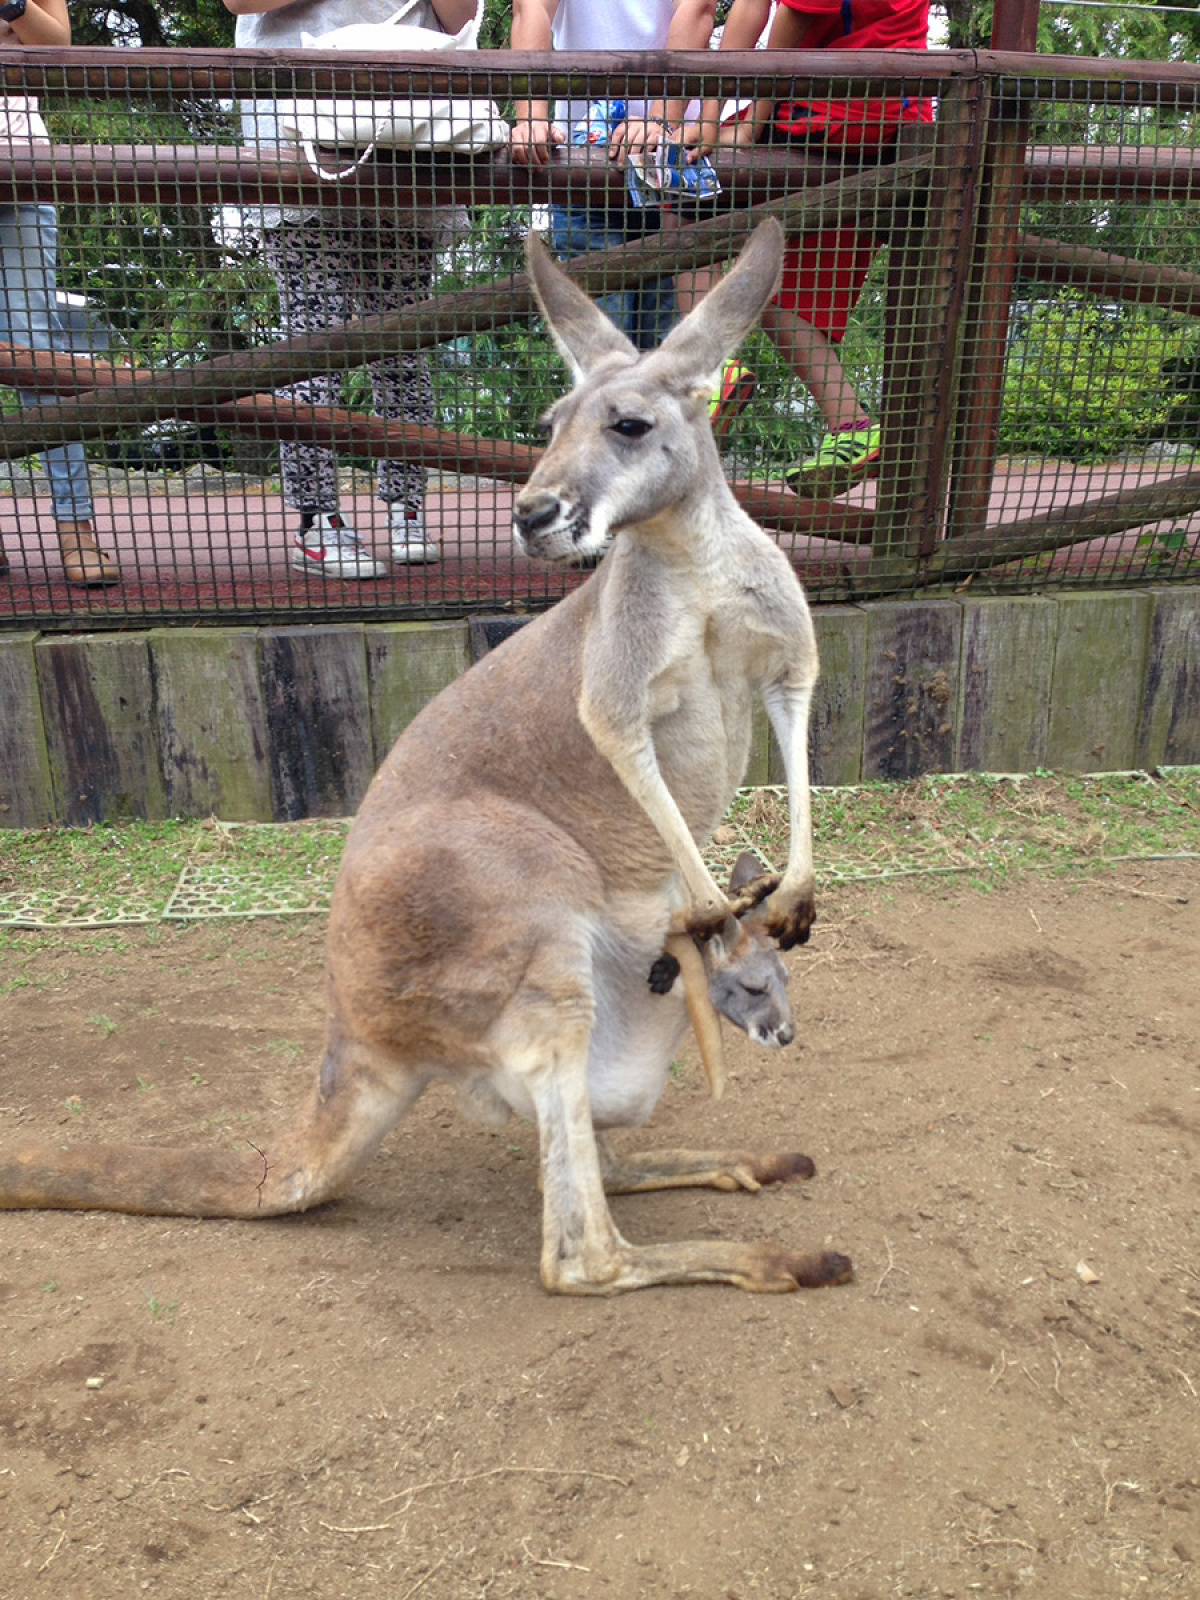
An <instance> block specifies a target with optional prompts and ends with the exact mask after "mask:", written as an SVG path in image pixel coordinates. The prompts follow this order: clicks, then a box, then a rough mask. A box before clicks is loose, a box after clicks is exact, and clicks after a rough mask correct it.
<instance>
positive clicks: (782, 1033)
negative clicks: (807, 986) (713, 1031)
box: [704, 850, 796, 1050]
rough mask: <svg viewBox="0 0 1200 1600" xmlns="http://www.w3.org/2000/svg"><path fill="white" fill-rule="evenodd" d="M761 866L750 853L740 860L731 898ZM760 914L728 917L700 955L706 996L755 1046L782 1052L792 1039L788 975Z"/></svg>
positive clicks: (736, 865) (792, 1024)
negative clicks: (706, 981) (704, 976)
mask: <svg viewBox="0 0 1200 1600" xmlns="http://www.w3.org/2000/svg"><path fill="white" fill-rule="evenodd" d="M762 871H764V868H763V866H762V863H761V862H760V861H759V860H758V859H757V857H755V856H754V855H752V854H751V853H750V852H749V851H748V850H747V851H743V853H742V854H741V855H740V856H739V857H738V859H737V861H736V863H735V864H734V868H733V875H732V877H731V878H730V883H729V893H730V894H731V895H735V894H737V893H738V892H739V890H741V889H742V888H743V887H744V886H745V885H746V884H747V883H749V882H750V881H751V880H752V879H753V878H756V877H757V876H758V875H759V873H761V872H762ZM763 920H764V919H763V913H762V911H761V909H760V908H757V907H756V908H755V909H754V910H753V911H748V912H747V913H746V914H745V916H743V917H741V918H740V919H739V918H737V917H730V918H729V920H728V921H727V922H726V924H725V926H724V928H723V929H722V930H721V932H720V933H719V934H717V936H716V937H715V938H713V939H712V940H710V941H709V944H708V946H707V948H706V950H705V952H704V961H705V966H706V968H707V971H708V993H709V998H710V999H711V1000H712V1003H713V1005H714V1006H715V1007H716V1008H717V1010H718V1011H719V1012H720V1013H721V1015H722V1016H723V1017H725V1018H726V1020H727V1021H729V1022H732V1023H733V1024H734V1026H735V1027H738V1028H741V1029H742V1031H743V1032H744V1033H745V1034H747V1035H748V1037H749V1038H750V1039H752V1040H753V1041H754V1043H755V1044H761V1045H766V1046H767V1047H768V1048H769V1049H773V1050H778V1049H782V1048H783V1046H784V1045H788V1044H791V1042H792V1040H793V1039H794V1038H795V1037H796V1024H795V1020H794V1018H793V1016H792V1005H791V1001H790V1000H789V999H788V971H787V968H786V967H785V966H784V964H783V959H782V957H781V956H780V954H779V951H778V950H777V949H776V947H775V945H774V943H773V942H772V941H771V939H770V938H768V936H767V933H766V931H765V928H764V926H763Z"/></svg>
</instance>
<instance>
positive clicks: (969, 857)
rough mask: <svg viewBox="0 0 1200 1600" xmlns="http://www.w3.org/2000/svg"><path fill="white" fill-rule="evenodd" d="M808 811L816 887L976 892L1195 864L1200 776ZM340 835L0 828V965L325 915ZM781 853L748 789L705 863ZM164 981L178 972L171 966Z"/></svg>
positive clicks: (932, 787) (971, 789)
mask: <svg viewBox="0 0 1200 1600" xmlns="http://www.w3.org/2000/svg"><path fill="white" fill-rule="evenodd" d="M813 813H814V826H815V834H816V841H815V842H816V861H817V875H818V878H819V879H820V880H822V881H823V882H824V883H826V884H828V883H831V882H839V881H845V880H848V879H859V878H885V877H888V876H892V875H900V874H903V875H908V874H913V873H929V874H936V873H947V872H953V873H959V874H962V875H963V876H964V878H966V879H967V881H969V882H971V883H973V884H976V885H978V886H979V887H980V888H986V887H988V886H989V885H991V884H994V883H996V882H998V881H1000V880H1001V879H1003V878H1004V877H1006V876H1007V875H1009V874H1010V873H1012V872H1016V871H1021V870H1030V869H1032V870H1038V871H1053V872H1063V871H1067V870H1069V869H1072V868H1078V867H1081V866H1094V865H1097V864H1100V863H1103V862H1105V861H1115V860H1129V859H1148V858H1151V857H1154V856H1177V855H1197V854H1200V768H1197V767H1187V768H1183V767H1180V768H1168V769H1164V770H1163V771H1161V772H1159V773H1155V774H1147V773H1118V774H1113V775H1098V776H1078V775H1067V774H1055V773H1051V772H1044V771H1040V772H1035V773H1032V774H1030V775H1028V776H1023V777H989V776H981V775H977V774H968V775H957V776H949V777H926V778H919V779H915V780H913V781H912V782H910V783H868V784H860V785H857V786H855V787H853V788H846V789H823V790H817V791H816V793H815V794H814V796H813ZM348 827H349V823H348V821H332V822H330V821H318V822H307V823H287V824H279V825H275V826H272V825H270V824H265V823H264V824H225V823H215V822H193V823H179V822H175V823H153V824H151V823H131V824H128V825H125V826H121V827H101V828H78V829H70V828H47V829H43V830H40V831H38V832H34V833H22V832H19V831H16V830H0V958H2V957H3V956H4V954H5V953H6V952H17V951H19V952H20V953H21V954H22V955H28V954H30V953H32V952H33V951H34V950H40V949H51V948H60V947H61V948H63V949H66V948H68V947H69V948H70V949H71V950H72V951H73V952H75V953H82V952H102V951H105V950H109V951H119V950H120V949H121V948H124V947H125V946H126V945H127V938H126V937H123V936H122V935H121V934H119V933H117V932H116V931H115V930H113V929H111V928H103V927H97V929H96V931H95V932H94V933H93V932H87V933H86V934H84V935H83V936H82V938H83V941H84V942H83V943H81V942H80V935H79V934H78V932H77V931H76V932H74V934H73V937H72V938H71V939H70V940H69V941H68V940H67V939H65V938H64V936H63V933H62V932H61V931H58V929H56V927H55V926H54V925H53V924H55V923H58V924H59V926H60V927H61V928H66V927H71V928H72V929H73V930H78V929H79V928H80V927H85V928H86V927H89V926H91V925H98V924H103V923H105V921H106V920H107V921H111V922H122V921H128V920H130V916H131V914H130V908H131V907H132V908H133V919H134V920H137V919H141V920H144V921H145V922H146V923H147V924H148V925H147V926H146V928H145V929H144V931H143V934H142V937H144V938H145V939H146V941H147V943H150V944H153V943H158V942H161V941H162V940H163V939H164V938H186V936H187V929H188V924H189V920H191V919H195V920H200V921H203V920H207V919H209V918H212V917H252V916H288V915H323V914H324V913H325V912H326V911H327V910H328V907H329V901H330V896H331V894H332V891H333V882H334V878H335V876H336V874H337V868H338V864H339V862H340V860H341V854H342V846H343V844H344V843H345V838H346V832H347V829H348ZM787 846H788V819H787V800H786V795H785V794H784V792H783V791H782V790H780V789H774V788H767V789H752V790H745V791H743V792H742V793H741V794H739V795H738V797H737V799H736V800H735V802H734V804H733V806H732V808H731V810H730V813H729V816H728V817H727V819H726V820H725V822H724V823H723V824H722V826H721V827H720V828H718V829H717V831H716V833H715V835H714V837H713V840H712V841H711V843H710V845H709V847H708V850H707V852H706V853H707V857H708V860H709V862H710V864H711V866H712V868H713V870H714V872H715V873H716V874H717V875H718V877H722V876H727V874H728V870H729V867H730V866H731V865H732V863H733V860H734V859H735V857H736V856H737V854H738V852H739V851H741V850H744V849H752V850H754V851H755V852H756V853H757V854H758V855H759V856H760V857H761V858H762V859H763V861H764V862H766V863H767V864H769V865H773V866H776V867H778V866H779V865H781V864H782V863H783V861H784V860H785V859H786V857H787ZM14 907H15V908H16V909H15V910H14ZM22 908H25V909H26V910H28V912H29V916H28V918H26V917H25V916H24V912H23V911H22ZM6 923H7V924H8V926H4V924H6ZM256 953H257V952H251V957H252V956H253V955H254V954H256ZM210 954H211V952H210ZM243 959H245V956H243ZM174 970H175V971H176V972H177V973H180V974H183V973H185V972H186V971H187V970H188V969H187V965H186V963H184V962H181V961H176V962H175V963H174ZM21 987H22V978H21V975H20V973H19V972H18V973H14V974H13V975H11V976H7V977H5V976H3V975H0V993H13V992H15V991H16V990H18V989H20V988H21ZM93 1020H95V1021H97V1024H98V1025H104V1019H93ZM106 1031H108V1032H111V1025H107V1026H106Z"/></svg>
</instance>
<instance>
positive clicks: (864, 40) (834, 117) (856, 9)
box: [774, 0, 933, 145]
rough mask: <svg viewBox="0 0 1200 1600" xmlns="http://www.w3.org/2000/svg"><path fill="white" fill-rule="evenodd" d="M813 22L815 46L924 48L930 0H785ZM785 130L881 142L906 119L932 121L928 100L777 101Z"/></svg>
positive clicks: (833, 140) (810, 43)
mask: <svg viewBox="0 0 1200 1600" xmlns="http://www.w3.org/2000/svg"><path fill="white" fill-rule="evenodd" d="M781 3H782V4H783V5H785V6H786V7H787V8H788V10H789V11H795V12H798V13H799V14H800V15H801V16H802V17H804V19H805V21H806V22H807V23H808V24H809V25H810V26H812V28H813V33H812V35H811V36H810V38H809V39H808V40H807V41H806V45H805V47H806V48H807V49H813V50H925V49H927V48H928V41H929V0H781ZM774 121H775V126H776V127H777V128H779V129H780V130H782V131H783V132H785V133H795V134H808V133H812V134H821V135H823V136H824V141H825V143H826V144H845V145H881V144H889V143H890V142H891V141H892V139H894V138H895V136H896V133H897V132H898V130H899V127H900V124H901V123H903V122H932V121H933V106H932V105H931V103H930V102H929V101H928V100H910V99H907V98H904V99H900V98H896V99H887V100H786V101H782V102H781V103H780V104H779V105H777V106H776V107H775V118H774Z"/></svg>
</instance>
